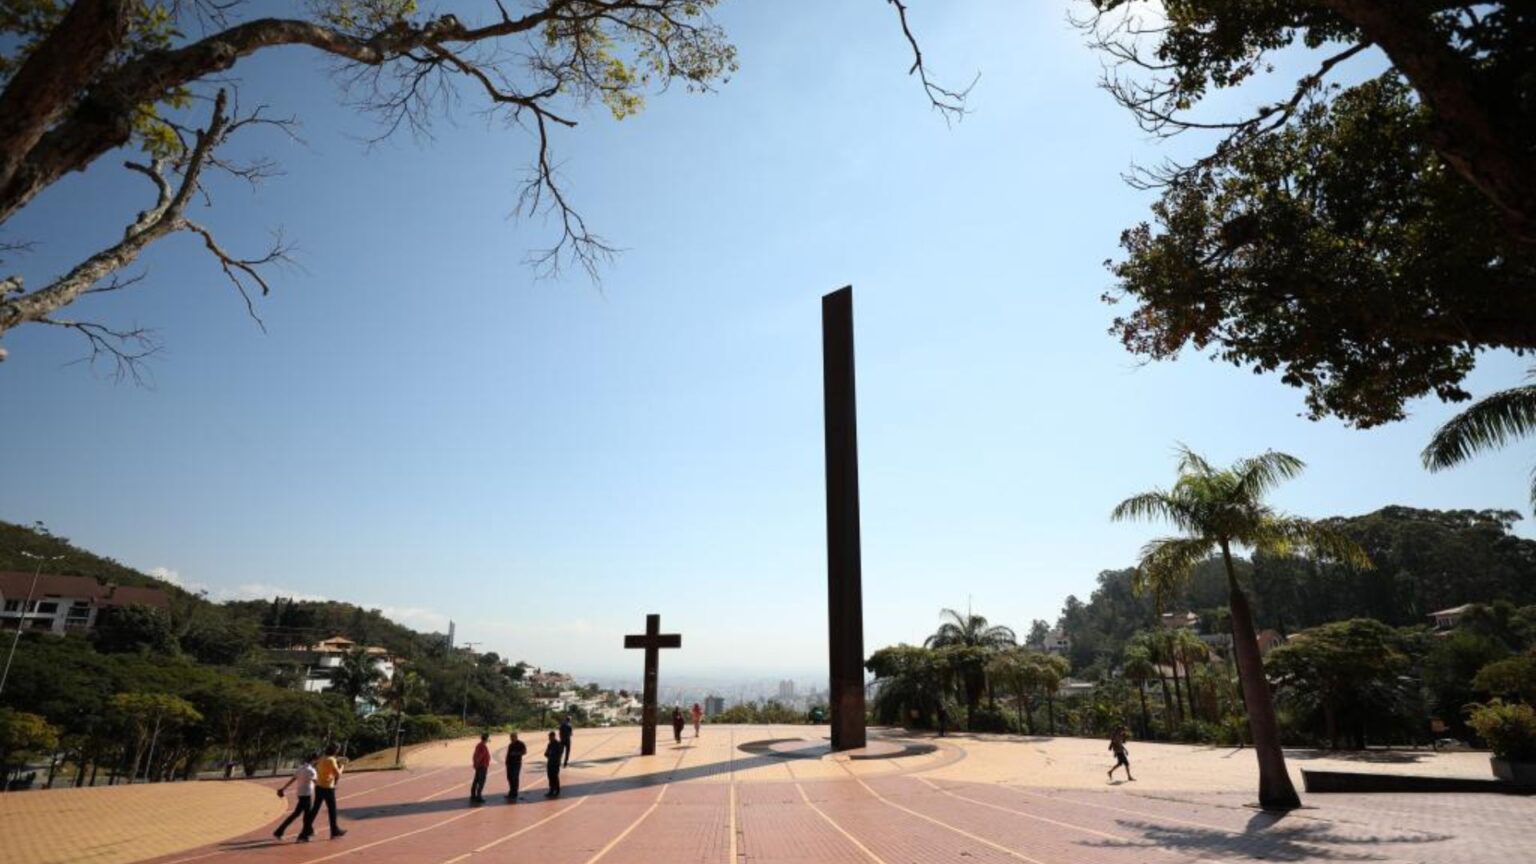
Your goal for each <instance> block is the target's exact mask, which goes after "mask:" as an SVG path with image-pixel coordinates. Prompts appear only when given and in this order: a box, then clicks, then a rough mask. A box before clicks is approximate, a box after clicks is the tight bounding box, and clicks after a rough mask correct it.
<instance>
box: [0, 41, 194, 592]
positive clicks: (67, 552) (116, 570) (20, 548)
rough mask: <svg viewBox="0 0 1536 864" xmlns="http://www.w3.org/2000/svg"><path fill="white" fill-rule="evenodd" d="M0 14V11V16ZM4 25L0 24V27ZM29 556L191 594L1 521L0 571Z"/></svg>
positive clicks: (50, 568) (65, 569)
mask: <svg viewBox="0 0 1536 864" xmlns="http://www.w3.org/2000/svg"><path fill="white" fill-rule="evenodd" d="M3 14H4V13H3V12H0V15H3ZM4 26H5V25H4V24H0V29H3V27H4ZM23 553H25V554H23ZM28 555H33V556H37V557H38V558H46V559H48V560H47V562H46V569H47V572H49V573H57V574H59V575H62V576H89V577H91V578H94V579H96V580H98V581H101V582H104V583H105V582H111V583H116V584H118V585H133V586H136V587H144V588H159V589H161V590H162V591H165V592H166V593H168V594H170V595H171V596H172V597H180V598H186V597H189V596H190V595H188V594H187V593H186V592H185V591H183V590H182V589H181V588H180V587H178V586H176V585H172V584H171V583H169V582H166V581H164V580H161V579H156V578H155V577H153V576H150V575H148V574H145V573H140V572H139V571H137V570H135V569H133V568H132V567H128V566H126V565H124V564H121V563H119V562H117V561H115V560H113V559H111V558H106V557H103V556H101V555H97V554H95V553H94V552H90V551H88V550H85V549H81V548H80V547H78V546H76V545H74V544H73V543H71V542H69V538H67V537H60V536H58V535H56V534H54V533H53V532H52V531H50V530H49V529H48V526H46V525H44V524H43V523H41V522H37V523H34V524H33V525H31V526H27V525H18V524H16V523H13V522H6V521H3V520H0V570H11V571H16V572H25V573H31V572H32V571H33V569H34V568H35V567H36V566H37V563H38V562H37V561H36V559H35V558H29V557H27V556H28Z"/></svg>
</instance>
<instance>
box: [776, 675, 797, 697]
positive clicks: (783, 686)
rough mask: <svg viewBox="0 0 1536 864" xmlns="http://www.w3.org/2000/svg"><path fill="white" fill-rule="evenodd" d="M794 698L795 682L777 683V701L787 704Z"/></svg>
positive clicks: (784, 681) (786, 680) (787, 680)
mask: <svg viewBox="0 0 1536 864" xmlns="http://www.w3.org/2000/svg"><path fill="white" fill-rule="evenodd" d="M794 698H795V682H794V681H791V680H789V679H787V678H786V679H784V680H783V681H780V682H779V699H781V700H783V701H785V702H788V701H792V700H793V699H794Z"/></svg>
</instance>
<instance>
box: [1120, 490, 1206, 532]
mask: <svg viewBox="0 0 1536 864" xmlns="http://www.w3.org/2000/svg"><path fill="white" fill-rule="evenodd" d="M1109 518H1110V519H1111V520H1113V521H1115V522H1126V521H1130V520H1133V519H1141V520H1145V521H1148V522H1152V521H1155V520H1157V519H1166V520H1168V521H1169V522H1172V523H1173V524H1175V525H1177V526H1178V527H1179V528H1181V529H1183V530H1185V531H1194V530H1196V528H1197V525H1196V521H1197V520H1196V518H1195V514H1194V512H1193V510H1192V508H1191V507H1190V502H1189V501H1187V500H1184V499H1183V498H1182V497H1181V496H1178V495H1175V494H1171V493H1169V492H1165V491H1164V490H1162V489H1154V490H1152V491H1151V492H1143V493H1141V494H1140V495H1132V496H1131V497H1129V498H1127V499H1125V500H1124V501H1121V502H1120V503H1119V504H1116V505H1115V509H1114V510H1111V511H1110V513H1109Z"/></svg>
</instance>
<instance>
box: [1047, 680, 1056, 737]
mask: <svg viewBox="0 0 1536 864" xmlns="http://www.w3.org/2000/svg"><path fill="white" fill-rule="evenodd" d="M1045 710H1046V716H1047V717H1049V718H1050V721H1051V734H1052V735H1055V734H1056V694H1055V693H1052V692H1051V691H1049V690H1047V691H1045Z"/></svg>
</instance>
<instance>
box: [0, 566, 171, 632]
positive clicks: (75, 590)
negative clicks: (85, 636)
mask: <svg viewBox="0 0 1536 864" xmlns="http://www.w3.org/2000/svg"><path fill="white" fill-rule="evenodd" d="M29 594H30V595H31V597H32V599H31V600H30V601H28V600H27V596H28V595H29ZM108 606H149V607H151V608H154V609H160V610H162V611H168V610H169V609H170V608H171V598H170V597H169V596H168V595H167V594H166V593H165V592H164V591H162V590H160V589H159V588H142V587H139V586H136V585H114V584H111V583H107V584H102V583H101V582H98V581H96V580H95V579H93V578H91V577H89V576H61V575H58V574H55V573H42V574H39V575H38V576H37V581H36V584H35V585H34V584H33V574H31V573H20V572H16V571H5V572H0V629H3V630H16V629H22V630H26V631H28V632H35V633H53V634H56V635H60V636H62V635H64V634H65V633H87V632H89V631H90V629H91V628H92V627H95V626H96V616H97V615H98V614H99V613H100V611H101V610H102V609H105V608H106V607H108ZM23 607H25V608H23Z"/></svg>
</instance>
